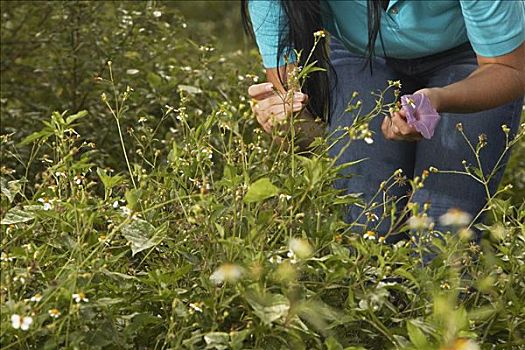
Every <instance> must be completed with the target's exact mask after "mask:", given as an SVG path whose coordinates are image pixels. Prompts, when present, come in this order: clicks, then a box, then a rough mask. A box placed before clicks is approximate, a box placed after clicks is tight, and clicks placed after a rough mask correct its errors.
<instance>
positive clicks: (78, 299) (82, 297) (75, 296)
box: [72, 292, 89, 303]
mask: <svg viewBox="0 0 525 350" xmlns="http://www.w3.org/2000/svg"><path fill="white" fill-rule="evenodd" d="M72 298H73V300H75V302H77V303H80V302H81V301H83V302H85V303H87V302H88V301H89V299H88V298H86V294H84V293H82V292H78V294H73V295H72Z"/></svg>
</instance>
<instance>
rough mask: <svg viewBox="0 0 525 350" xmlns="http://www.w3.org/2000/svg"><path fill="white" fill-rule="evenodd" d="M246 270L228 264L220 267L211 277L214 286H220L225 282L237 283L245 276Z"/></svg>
mask: <svg viewBox="0 0 525 350" xmlns="http://www.w3.org/2000/svg"><path fill="white" fill-rule="evenodd" d="M243 273H244V270H243V268H242V267H240V266H239V265H236V264H231V263H226V264H222V265H221V266H219V268H218V269H216V270H215V271H214V272H213V273H212V274H211V276H210V280H211V282H212V283H213V284H215V285H218V284H222V283H223V282H237V281H238V280H239V279H240V278H241V277H242V275H243Z"/></svg>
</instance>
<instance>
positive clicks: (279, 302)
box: [246, 294, 290, 325]
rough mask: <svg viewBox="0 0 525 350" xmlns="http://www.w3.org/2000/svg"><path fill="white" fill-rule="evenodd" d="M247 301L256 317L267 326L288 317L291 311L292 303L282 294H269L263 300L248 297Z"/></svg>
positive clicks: (251, 296)
mask: <svg viewBox="0 0 525 350" xmlns="http://www.w3.org/2000/svg"><path fill="white" fill-rule="evenodd" d="M246 299H247V300H248V303H249V304H250V305H251V307H252V308H253V312H254V313H255V315H257V317H259V318H260V319H261V321H262V322H263V323H265V324H267V325H270V324H271V323H272V322H274V321H276V320H278V319H280V318H282V317H284V316H286V315H287V314H288V310H290V302H289V301H288V299H287V298H286V297H285V296H284V295H281V294H268V295H265V296H264V297H262V298H258V297H254V296H253V295H247V297H246Z"/></svg>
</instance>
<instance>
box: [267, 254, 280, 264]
mask: <svg viewBox="0 0 525 350" xmlns="http://www.w3.org/2000/svg"><path fill="white" fill-rule="evenodd" d="M268 261H269V262H271V263H272V264H280V263H282V262H283V258H281V257H280V256H279V255H272V256H271V257H270V258H269V259H268Z"/></svg>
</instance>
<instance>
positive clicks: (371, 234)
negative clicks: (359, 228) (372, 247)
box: [363, 231, 376, 241]
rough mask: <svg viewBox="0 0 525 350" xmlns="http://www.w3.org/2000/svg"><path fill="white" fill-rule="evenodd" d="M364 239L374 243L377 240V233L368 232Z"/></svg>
mask: <svg viewBox="0 0 525 350" xmlns="http://www.w3.org/2000/svg"><path fill="white" fill-rule="evenodd" d="M363 238H364V239H368V240H371V241H374V240H375V239H376V233H375V232H374V231H366V233H365V234H364V235H363Z"/></svg>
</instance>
